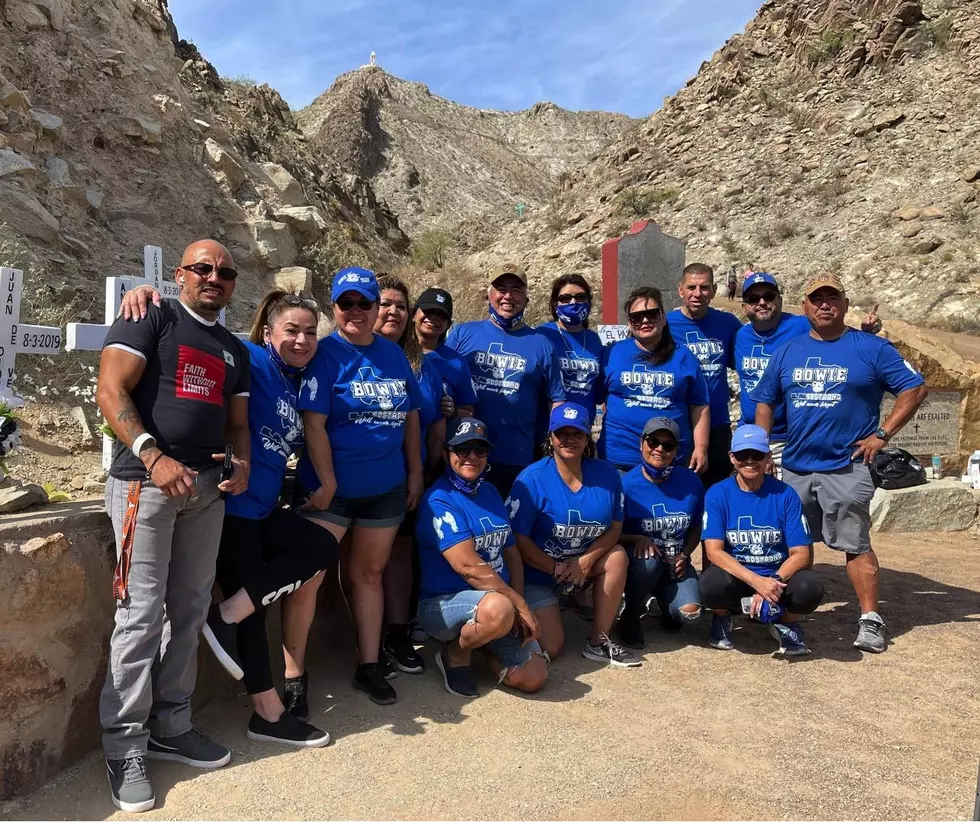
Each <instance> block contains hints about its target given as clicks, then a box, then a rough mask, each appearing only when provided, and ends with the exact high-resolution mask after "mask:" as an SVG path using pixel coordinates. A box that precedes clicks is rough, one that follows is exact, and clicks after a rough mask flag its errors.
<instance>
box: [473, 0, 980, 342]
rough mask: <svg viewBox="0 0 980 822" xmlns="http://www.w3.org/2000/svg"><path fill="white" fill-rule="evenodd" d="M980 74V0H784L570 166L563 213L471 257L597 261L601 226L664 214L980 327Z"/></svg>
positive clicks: (773, 2) (744, 260) (767, 262)
mask: <svg viewBox="0 0 980 822" xmlns="http://www.w3.org/2000/svg"><path fill="white" fill-rule="evenodd" d="M978 77H980V3H977V2H975V0H926V1H925V2H922V3H920V2H917V1H916V0H769V2H766V3H765V4H764V5H763V6H762V8H761V9H760V11H759V14H758V16H757V17H756V18H755V20H754V21H753V22H751V23H750V24H749V25H748V27H747V28H746V30H745V32H744V33H741V34H737V35H735V36H734V37H732V38H731V39H730V40H729V41H728V43H727V44H726V45H725V46H724V47H723V48H722V49H721V50H720V51H718V52H717V53H716V54H715V55H714V56H713V57H712V59H711V60H710V61H709V62H706V63H705V64H704V65H703V66H702V68H701V70H700V72H699V73H698V75H697V76H696V77H695V78H693V79H692V80H691V81H690V82H689V83H688V85H687V87H686V88H684V89H682V90H681V91H680V92H679V93H678V94H677V95H676V96H674V97H673V98H671V99H670V100H668V101H667V102H666V104H665V105H664V107H663V108H662V109H661V110H660V111H657V112H656V113H655V114H653V115H652V116H651V117H650V118H649V119H647V120H646V121H645V122H643V123H641V124H639V125H638V126H637V127H635V128H634V129H632V130H631V131H630V132H628V133H627V134H625V135H624V136H623V137H621V138H620V139H619V140H618V141H616V143H614V144H613V145H611V146H610V147H609V148H608V149H606V150H605V151H604V152H603V154H602V156H601V157H600V158H599V159H598V160H597V161H596V162H594V163H592V164H590V165H589V166H588V167H586V168H583V169H581V170H579V171H577V172H574V173H573V174H572V175H571V176H570V178H569V179H568V180H567V181H566V182H565V184H564V186H563V189H564V190H563V193H562V198H561V202H560V203H559V215H558V217H557V219H556V216H555V215H552V214H548V213H541V212H539V213H538V214H537V215H532V216H531V218H530V219H528V220H525V221H518V220H511V221H510V224H509V225H508V226H506V228H505V230H504V232H503V234H502V236H501V237H500V238H499V239H498V241H497V242H496V243H493V244H492V245H491V246H490V247H489V248H488V249H486V250H483V251H481V252H480V253H477V254H475V255H472V256H471V257H470V262H471V263H472V264H474V265H476V266H480V267H482V266H488V265H490V264H491V262H492V261H493V260H494V259H499V258H500V257H502V256H506V257H507V258H511V257H514V256H516V257H518V258H522V259H524V261H525V262H526V263H527V264H528V266H529V269H530V270H531V271H532V272H533V276H535V277H537V278H539V279H541V280H544V279H546V278H548V277H550V276H551V275H552V273H553V272H554V271H556V270H558V268H559V267H560V268H562V269H565V270H567V269H568V268H570V267H572V268H579V269H582V270H585V271H589V272H591V273H592V274H593V275H595V276H596V277H597V278H598V252H599V247H600V245H601V243H602V242H603V240H604V239H605V238H606V237H607V236H609V235H615V234H617V233H619V232H621V231H623V230H624V229H625V228H626V227H627V226H628V225H629V223H630V222H631V221H632V220H634V219H636V218H638V217H640V216H649V217H652V218H655V219H656V220H657V221H658V222H659V223H660V224H661V225H662V226H663V227H664V228H665V230H666V231H668V232H669V233H672V234H675V235H677V236H680V237H683V238H685V239H686V240H687V242H688V259H689V260H696V259H700V260H704V261H706V262H708V263H711V264H713V265H715V266H717V267H721V268H727V267H728V265H730V264H731V263H735V262H738V263H739V264H740V265H741V266H745V265H746V264H749V263H754V264H755V265H756V266H759V267H763V268H766V269H768V270H772V271H775V272H778V273H779V274H780V275H782V277H783V279H784V282H785V283H786V284H787V285H788V286H789V290H790V292H791V294H792V296H793V298H794V299H795V298H796V297H798V294H797V293H796V289H798V287H799V286H800V285H801V283H802V280H803V278H804V277H805V276H806V274H807V273H808V272H809V271H812V270H814V269H820V268H825V269H827V268H829V269H833V270H836V271H839V272H840V273H841V274H842V275H843V277H844V280H845V283H846V284H847V285H848V288H849V291H850V292H851V294H852V298H853V300H856V301H857V302H858V303H859V304H861V305H869V304H871V303H872V302H880V303H881V305H882V312H883V313H884V315H885V316H886V317H889V316H891V317H900V318H903V319H906V320H909V321H910V322H914V323H918V324H921V325H930V326H937V327H942V328H947V329H952V330H957V329H960V330H977V329H980V319H978V317H980V270H978V266H977V260H978V256H980V237H978V227H980V207H978V203H977V195H978V191H980V149H978V144H980V113H978V112H980V105H978V104H980V84H978V82H977V78H978ZM653 102H654V101H651V105H653Z"/></svg>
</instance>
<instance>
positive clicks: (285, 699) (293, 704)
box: [282, 672, 310, 722]
mask: <svg viewBox="0 0 980 822" xmlns="http://www.w3.org/2000/svg"><path fill="white" fill-rule="evenodd" d="M307 684H308V682H307V678H306V673H305V672H304V673H303V675H302V676H294V677H287V678H286V681H285V682H284V683H283V686H282V704H283V705H284V706H285V708H286V710H287V711H289V713H291V714H292V715H293V716H295V717H296V718H297V719H298V720H300V721H301V722H309V721H310V706H309V703H308V702H307V701H306V689H307Z"/></svg>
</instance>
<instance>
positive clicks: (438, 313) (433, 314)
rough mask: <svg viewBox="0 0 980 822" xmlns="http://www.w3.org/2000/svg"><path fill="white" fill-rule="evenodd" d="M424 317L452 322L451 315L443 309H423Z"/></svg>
mask: <svg viewBox="0 0 980 822" xmlns="http://www.w3.org/2000/svg"><path fill="white" fill-rule="evenodd" d="M420 310H421V311H422V316H423V317H425V318H426V319H429V320H442V321H443V322H446V323H448V322H450V317H449V314H447V313H446V312H445V311H443V310H442V309H441V308H423V309H420Z"/></svg>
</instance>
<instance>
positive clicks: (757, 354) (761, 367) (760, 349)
mask: <svg viewBox="0 0 980 822" xmlns="http://www.w3.org/2000/svg"><path fill="white" fill-rule="evenodd" d="M767 365H769V355H768V354H766V348H765V346H763V345H753V346H752V352H751V353H750V354H749V355H748V356H747V357H742V367H741V369H739V373H740V374H741V376H742V383H743V386H744V387H743V388H742V390H743V391H751V390H752V389H753V388H755V387H756V385H758V383H759V380H760V379H761V378H762V375H763V373H764V372H765V370H766V366H767Z"/></svg>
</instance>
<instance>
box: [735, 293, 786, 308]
mask: <svg viewBox="0 0 980 822" xmlns="http://www.w3.org/2000/svg"><path fill="white" fill-rule="evenodd" d="M777 297H779V292H777V291H763V292H762V293H758V292H757V293H755V294H748V295H746V296H744V297H742V302H746V303H748V304H749V305H755V304H756V303H761V302H767V303H774V302H776V298H777Z"/></svg>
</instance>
